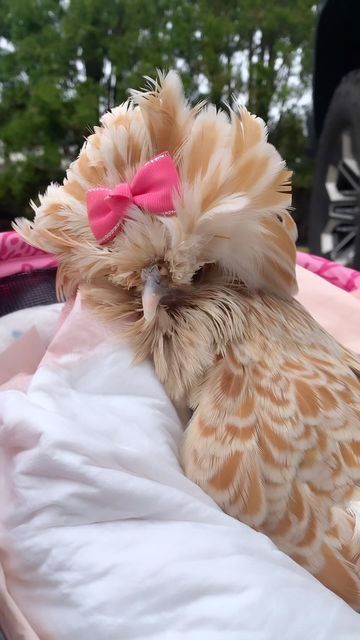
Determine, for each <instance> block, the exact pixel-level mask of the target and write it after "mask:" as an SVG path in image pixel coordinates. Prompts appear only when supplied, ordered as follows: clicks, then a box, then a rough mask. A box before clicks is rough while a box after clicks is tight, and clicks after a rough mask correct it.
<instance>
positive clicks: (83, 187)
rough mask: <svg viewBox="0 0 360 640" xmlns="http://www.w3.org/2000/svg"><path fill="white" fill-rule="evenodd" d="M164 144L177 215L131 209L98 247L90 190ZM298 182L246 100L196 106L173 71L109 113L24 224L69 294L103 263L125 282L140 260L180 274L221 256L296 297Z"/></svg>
mask: <svg viewBox="0 0 360 640" xmlns="http://www.w3.org/2000/svg"><path fill="white" fill-rule="evenodd" d="M165 150H166V151H169V153H170V154H171V155H172V157H173V158H174V160H175V162H176V165H177V168H178V171H179V175H180V182H181V195H180V197H179V198H178V200H177V202H176V213H177V215H176V217H175V218H171V219H166V218H160V217H157V219H156V220H154V219H152V218H151V217H150V216H149V215H148V214H146V213H144V212H140V211H139V210H136V209H134V210H133V211H132V212H131V214H130V216H129V219H128V220H127V222H126V224H125V226H124V230H123V232H122V233H121V234H119V236H118V237H117V238H116V239H115V240H114V242H113V243H112V245H111V251H108V249H107V248H100V247H99V246H97V244H96V241H95V239H94V238H93V236H92V233H91V231H90V228H89V225H88V221H87V212H86V204H85V195H86V191H87V189H89V188H91V187H95V186H106V187H114V186H115V185H116V184H117V183H119V182H120V181H124V180H127V181H129V180H131V178H132V177H133V175H134V173H135V171H136V169H137V168H138V167H139V166H140V165H141V164H143V163H144V162H146V161H147V160H148V159H149V158H151V157H152V156H153V155H155V154H157V153H159V152H161V151H165ZM289 180H290V173H289V172H288V171H287V170H286V169H285V167H284V163H283V161H282V159H281V158H280V156H279V154H278V153H277V151H276V150H275V149H274V147H273V146H272V145H270V144H269V143H268V142H267V134H266V128H265V125H264V123H263V121H262V120H260V119H259V118H256V117H254V116H252V115H250V114H249V113H248V112H247V111H246V109H244V108H242V107H240V106H237V107H236V109H235V110H233V111H230V115H228V114H227V113H225V112H222V111H217V110H216V109H215V108H214V107H213V106H211V105H210V106H206V105H199V106H198V107H196V108H194V109H191V108H190V107H189V106H188V104H187V103H186V100H185V98H184V95H183V89H182V85H181V82H180V80H179V78H178V76H177V74H176V73H175V72H170V73H169V74H168V75H166V76H163V75H161V74H160V75H159V77H158V79H157V80H156V81H154V82H151V81H150V86H149V89H148V90H147V91H144V92H135V91H133V92H132V96H131V99H130V100H129V101H127V102H125V103H124V104H122V105H121V106H119V107H117V108H115V109H113V110H112V111H111V112H109V113H106V114H105V115H104V116H103V118H102V120H101V126H100V127H95V132H94V134H92V135H91V136H89V137H88V139H87V140H86V142H85V144H84V146H83V148H82V150H81V152H80V155H79V157H78V159H77V160H76V161H75V162H73V163H72V164H71V165H70V167H69V169H68V171H67V176H66V179H65V181H64V184H63V185H60V186H58V185H50V187H49V188H48V190H47V192H46V194H45V195H44V196H40V206H35V205H34V210H35V220H34V223H30V222H28V221H26V220H20V221H18V222H17V230H18V231H19V232H20V233H21V235H22V236H23V237H24V238H25V239H26V240H27V241H28V242H29V243H30V244H33V245H35V246H38V247H41V248H42V249H45V250H47V251H50V252H52V253H54V254H55V255H56V256H57V257H58V258H59V262H60V265H61V266H60V269H59V274H58V282H59V290H60V291H65V293H69V292H71V291H72V290H73V289H75V288H76V287H77V286H78V285H79V284H81V283H82V282H91V281H92V280H97V279H98V278H99V277H102V276H103V275H104V274H105V273H106V274H110V275H111V277H113V278H114V279H116V281H117V282H118V283H119V284H120V283H121V284H122V285H125V286H128V284H129V283H130V281H131V279H132V278H134V272H133V273H132V270H133V269H135V270H136V269H138V268H142V267H143V266H144V264H147V263H149V262H150V261H151V260H159V259H161V260H164V259H166V260H167V261H168V262H169V265H170V268H171V269H172V270H173V276H174V278H175V279H177V280H181V279H182V278H185V280H186V279H188V280H189V279H190V278H191V276H192V273H191V271H192V270H195V269H196V268H198V266H199V265H202V264H204V263H216V264H217V265H218V267H219V268H220V269H221V270H223V271H224V272H225V273H227V274H228V275H229V276H230V277H231V278H235V279H238V280H240V281H241V282H243V283H244V284H245V285H246V286H247V287H249V288H250V289H260V290H266V291H268V292H272V293H274V294H276V295H279V296H282V297H287V296H291V295H292V294H293V293H294V291H295V290H296V280H295V245H294V239H295V236H296V231H295V225H294V223H293V222H292V220H291V218H290V216H289V214H288V212H287V207H288V206H289V205H290V203H291V194H290V183H289Z"/></svg>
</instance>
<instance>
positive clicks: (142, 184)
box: [86, 153, 179, 244]
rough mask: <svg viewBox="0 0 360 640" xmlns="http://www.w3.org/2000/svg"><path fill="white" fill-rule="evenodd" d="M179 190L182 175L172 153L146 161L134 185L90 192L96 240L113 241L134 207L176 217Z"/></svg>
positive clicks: (127, 184) (133, 182)
mask: <svg viewBox="0 0 360 640" xmlns="http://www.w3.org/2000/svg"><path fill="white" fill-rule="evenodd" d="M178 190H179V176H178V173H177V170H176V167H175V164H174V162H173V160H172V159H171V157H170V156H169V154H168V153H161V154H160V155H158V156H155V157H154V158H152V159H151V160H149V162H146V163H145V164H144V165H143V166H142V167H140V169H139V170H138V171H137V173H136V174H135V177H134V179H133V180H132V181H131V182H130V183H127V182H120V183H119V184H118V185H117V186H116V187H115V188H114V189H107V188H106V187H95V188H94V189H89V190H88V191H87V193H86V204H87V210H88V220H89V225H90V228H91V230H92V232H93V234H94V236H95V238H96V240H97V241H98V242H99V244H107V243H108V242H111V240H113V239H114V238H115V236H116V235H117V234H118V233H119V231H121V229H122V225H123V222H124V219H125V218H126V215H127V213H128V211H129V208H130V207H131V206H132V205H136V206H137V207H140V208H141V209H144V210H145V211H148V212H149V213H152V214H155V215H163V216H164V215H175V211H174V202H173V197H174V194H175V192H176V191H178Z"/></svg>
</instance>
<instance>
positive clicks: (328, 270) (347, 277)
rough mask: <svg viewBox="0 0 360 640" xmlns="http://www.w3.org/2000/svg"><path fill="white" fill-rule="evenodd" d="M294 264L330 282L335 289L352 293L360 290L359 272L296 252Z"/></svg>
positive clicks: (317, 257)
mask: <svg viewBox="0 0 360 640" xmlns="http://www.w3.org/2000/svg"><path fill="white" fill-rule="evenodd" d="M296 262H297V264H298V265H300V266H301V267H304V268H305V269H307V270H308V271H312V273H316V274H317V275H318V276H321V278H324V279H325V280H327V281H328V282H331V283H332V284H334V285H335V286H336V287H340V289H344V290H345V291H354V290H355V289H360V272H359V271H354V269H349V268H348V267H343V266H342V265H341V264H338V263H337V262H331V260H326V258H320V257H319V256H313V255H311V254H309V253H301V252H300V251H298V253H297V259H296Z"/></svg>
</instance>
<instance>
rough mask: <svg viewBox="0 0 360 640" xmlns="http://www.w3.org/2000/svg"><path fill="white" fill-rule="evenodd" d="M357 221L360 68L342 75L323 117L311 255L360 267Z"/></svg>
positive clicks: (313, 198)
mask: <svg viewBox="0 0 360 640" xmlns="http://www.w3.org/2000/svg"><path fill="white" fill-rule="evenodd" d="M359 222H360V69H359V70H356V71H352V72H351V73H349V74H348V75H347V76H345V77H344V79H343V80H342V82H341V84H340V85H339V86H338V88H337V89H336V91H335V93H334V95H333V98H332V101H331V103H330V106H329V109H328V112H327V115H326V118H325V123H324V126H323V130H322V133H321V137H320V142H319V147H318V152H317V157H316V166H315V180H314V185H313V190H312V196H311V203H310V217H309V245H310V251H311V252H312V253H315V254H317V255H324V256H326V257H328V258H330V259H332V260H337V261H338V262H341V263H342V264H345V265H346V266H354V267H355V268H360V234H359ZM342 245H343V246H342Z"/></svg>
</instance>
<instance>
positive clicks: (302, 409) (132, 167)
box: [16, 72, 360, 609]
mask: <svg viewBox="0 0 360 640" xmlns="http://www.w3.org/2000/svg"><path fill="white" fill-rule="evenodd" d="M290 178H291V174H290V172H289V171H287V170H286V168H285V165H284V162H283V161H282V159H281V157H280V156H279V154H278V152H277V151H276V150H275V148H274V147H273V146H272V145H270V144H269V143H268V142H267V132H266V127H265V125H264V123H263V121H262V120H261V119H259V118H256V117H255V116H253V115H250V114H249V113H248V111H247V110H246V109H244V108H243V107H241V106H239V105H236V106H235V107H234V109H229V110H228V111H227V112H225V111H219V110H216V109H215V108H214V107H213V106H211V105H204V104H201V105H199V106H198V107H195V108H190V106H189V105H188V104H187V102H186V100H185V98H184V95H183V89H182V86H181V82H180V80H179V78H178V76H177V74H176V73H174V72H170V73H169V74H168V75H166V76H165V75H161V74H160V75H159V78H158V79H157V80H155V81H154V82H153V83H152V84H151V85H150V86H149V87H148V88H147V89H146V90H144V91H143V92H136V91H133V92H132V95H131V98H130V99H129V101H127V102H126V103H124V104H123V105H121V106H120V107H117V108H115V109H113V110H112V111H111V112H109V113H106V114H105V115H104V116H103V118H102V123H101V127H95V130H94V133H93V134H92V135H90V136H89V138H88V139H87V141H86V143H85V144H84V147H83V148H82V150H81V152H80V155H79V157H78V159H77V160H76V161H75V162H73V163H72V164H71V165H70V168H69V169H68V171H67V176H66V179H65V181H64V184H63V185H50V186H49V188H48V190H47V192H46V194H45V196H42V197H40V204H39V206H36V205H34V209H35V220H34V222H33V223H30V222H29V221H26V220H18V221H17V225H16V228H17V230H18V232H19V233H20V234H21V235H22V236H23V237H24V238H25V239H26V240H27V241H28V242H29V243H30V244H33V245H35V246H37V247H40V248H42V249H44V250H46V251H50V252H52V253H54V254H55V255H56V256H57V257H58V259H59V269H58V277H57V285H58V292H59V295H60V296H69V295H72V294H73V293H74V292H75V291H76V290H77V289H78V290H79V291H80V293H81V296H82V300H83V302H84V304H86V305H88V306H89V307H90V308H91V309H92V310H93V311H94V313H96V314H97V315H98V316H99V318H100V319H101V320H102V321H103V322H106V323H107V324H108V325H109V326H111V327H112V329H113V331H114V332H115V333H116V334H118V335H119V336H121V338H123V337H124V336H125V337H126V338H127V340H129V341H130V343H131V344H132V346H133V349H134V353H135V360H136V361H140V360H142V359H145V358H151V359H152V360H153V363H154V367H155V370H156V373H157V375H158V377H159V379H160V381H161V382H162V383H163V384H164V385H165V388H166V390H167V392H168V394H169V396H170V398H171V399H172V400H173V401H174V403H175V404H176V405H177V406H178V407H179V410H180V409H184V407H185V408H189V409H191V411H192V416H191V418H190V420H189V423H188V425H187V428H186V430H185V434H184V443H183V448H182V452H181V456H182V464H183V468H184V471H185V473H186V475H187V476H188V477H189V478H190V479H191V480H193V481H194V482H196V483H197V484H198V485H199V486H200V487H202V489H203V490H204V491H205V492H206V493H208V494H209V495H210V496H211V497H212V498H213V499H214V500H215V501H216V502H217V504H218V505H219V506H220V507H221V508H222V509H223V510H224V511H225V512H226V513H228V514H230V515H231V516H233V517H235V518H238V519H239V520H241V521H242V522H245V523H247V524H248V525H250V526H251V527H253V528H254V529H256V530H258V531H261V532H263V533H265V534H267V535H268V536H269V537H270V538H271V539H272V540H273V541H274V542H275V543H276V545H277V546H278V547H279V548H280V549H282V550H283V551H284V552H285V553H287V554H289V555H290V556H291V557H292V558H293V559H294V560H295V561H296V562H298V563H299V564H301V565H302V566H303V567H305V568H306V569H307V570H309V571H310V572H311V573H312V574H313V575H314V576H316V577H317V578H318V579H319V580H320V581H321V582H322V583H323V584H324V585H326V586H327V587H328V588H330V589H332V590H333V591H334V592H335V593H337V594H338V595H339V596H341V597H342V598H343V599H344V600H346V601H347V602H348V603H349V604H350V605H351V606H353V607H354V608H355V609H360V567H359V565H357V559H358V556H359V552H360V541H359V534H358V526H357V524H356V503H357V500H358V499H359V496H358V489H357V484H358V482H359V479H360V400H359V398H360V382H359V375H360V360H359V358H358V357H357V356H356V355H355V354H352V353H350V352H349V351H347V350H346V349H345V348H343V347H342V346H341V345H339V344H338V343H337V342H336V341H335V340H334V339H333V338H332V337H331V336H330V335H328V334H327V333H326V332H325V331H324V330H323V329H322V328H321V327H320V326H319V325H318V324H317V323H316V322H315V320H314V319H313V318H312V317H311V316H310V315H309V314H308V313H307V312H306V311H305V309H304V308H303V307H302V306H301V305H300V304H299V303H298V302H296V301H295V300H294V298H293V295H294V293H295V292H296V287H297V285H296V274H295V240H296V227H295V224H294V222H293V221H292V218H291V216H290V214H289V213H288V208H289V206H290V204H291V187H290Z"/></svg>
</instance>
